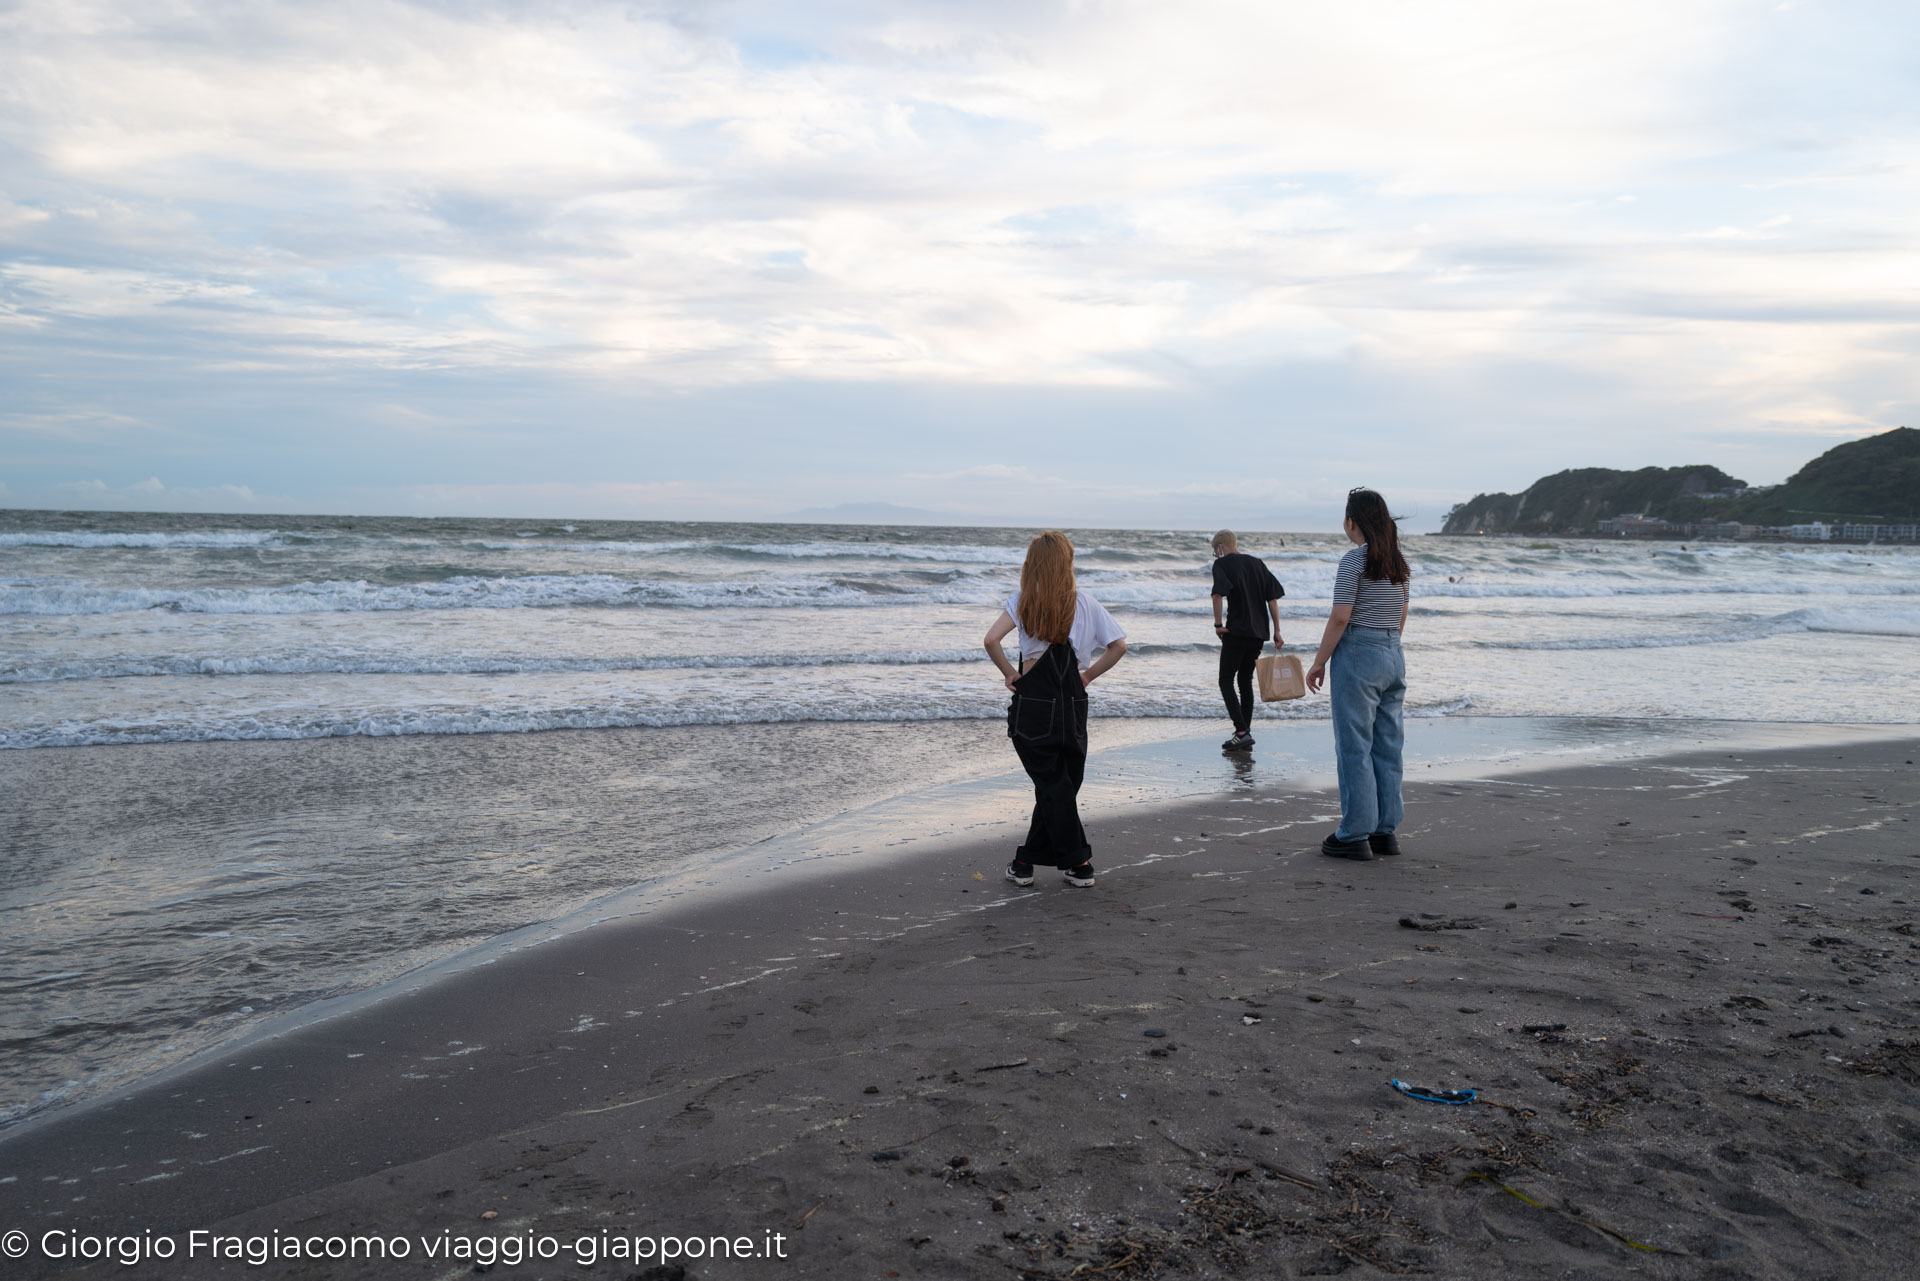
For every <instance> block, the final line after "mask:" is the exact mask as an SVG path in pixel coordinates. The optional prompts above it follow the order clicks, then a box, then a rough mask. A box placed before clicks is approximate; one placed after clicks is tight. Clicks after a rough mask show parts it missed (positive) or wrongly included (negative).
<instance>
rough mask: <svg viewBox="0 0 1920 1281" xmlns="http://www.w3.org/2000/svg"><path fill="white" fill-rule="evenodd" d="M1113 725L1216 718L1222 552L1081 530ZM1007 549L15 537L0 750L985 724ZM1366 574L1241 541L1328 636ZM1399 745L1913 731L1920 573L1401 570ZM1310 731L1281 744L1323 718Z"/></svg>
mask: <svg viewBox="0 0 1920 1281" xmlns="http://www.w3.org/2000/svg"><path fill="white" fill-rule="evenodd" d="M1075 543H1076V546H1077V549H1078V551H1077V558H1076V566H1077V570H1078V573H1079V580H1080V583H1081V585H1082V586H1083V587H1085V588H1086V589H1087V590H1089V591H1091V592H1092V593H1093V594H1094V595H1095V596H1097V597H1098V598H1099V599H1100V600H1101V601H1102V602H1103V603H1104V604H1106V605H1107V607H1108V608H1109V609H1111V610H1112V611H1113V612H1114V614H1115V616H1116V617H1117V618H1118V619H1119V620H1120V623H1121V625H1122V626H1123V627H1124V628H1126V631H1127V634H1128V641H1129V646H1130V653H1129V656H1128V659H1127V662H1126V664H1125V665H1124V666H1123V667H1122V668H1120V669H1119V670H1117V671H1116V672H1115V673H1114V675H1113V676H1112V677H1110V678H1109V679H1108V680H1107V681H1106V683H1105V684H1104V685H1103V686H1102V687H1100V689H1099V691H1098V693H1099V697H1098V698H1097V699H1096V700H1095V706H1094V714H1095V715H1097V716H1103V717H1180V718H1205V719H1220V718H1221V715H1222V713H1221V709H1220V706H1219V700H1218V697H1217V694H1216V692H1215V689H1214V680H1213V666H1212V655H1213V654H1214V653H1215V651H1216V646H1215V643H1214V640H1213V633H1212V629H1211V626H1210V623H1211V606H1210V604H1209V602H1208V599H1207V596H1208V584H1209V578H1208V568H1207V566H1208V549H1207V542H1206V537H1205V536H1204V535H1200V534H1195V533H1192V532H1169V531H1156V530H1091V531H1078V532H1076V533H1075ZM1024 544H1025V534H1024V533H1023V532H1021V531H1014V530H1004V529H950V528H921V527H874V526H797V525H785V526H779V525H713V524H703V525H690V524H670V523H629V522H590V521H574V522H559V523H556V522H550V521H512V520H418V519H333V518H287V517H246V518H225V517H222V518H211V517H205V516H178V515H151V516H134V515H123V514H120V515H104V514H100V515H57V514H53V513H38V512H12V513H0V684H4V685H5V686H6V693H7V697H6V698H5V699H4V700H0V748H19V747H62V746H75V745H81V744H108V743H162V742H182V741H198V740H209V739H269V738H316V737H328V736H335V735H389V734H461V733H485V732H498V731H518V730H542V729H558V728H588V727H606V726H647V725H651V726H659V725H703V724H704V725H728V724H741V723H748V722H774V721H898V720H953V719H991V718H993V717H996V716H999V715H1001V714H1002V712H1003V710H1004V709H1003V704H1004V696H1003V692H1002V690H1001V689H1000V687H999V683H998V681H997V680H996V679H995V678H994V675H993V672H992V669H991V668H990V667H988V666H987V665H986V662H985V657H984V654H983V653H982V651H981V647H980V637H981V634H982V633H983V632H984V631H985V630H986V626H987V624H988V623H990V622H991V621H992V619H993V617H994V615H995V614H996V612H997V611H998V607H999V603H1000V601H1001V600H1002V599H1004V597H1005V596H1006V594H1007V593H1008V592H1009V591H1011V590H1012V589H1013V588H1014V587H1015V586H1016V585H1017V582H1018V577H1019V566H1020V560H1021V556H1022V553H1023V548H1024ZM1347 547H1348V544H1347V543H1346V541H1345V540H1344V539H1343V538H1342V537H1340V536H1338V535H1333V536H1328V535H1324V534H1318V535H1317V534H1292V535H1261V534H1250V535H1249V536H1248V538H1247V547H1246V550H1248V551H1250V552H1252V553H1254V554H1256V555H1259V556H1262V557H1264V558H1265V559H1266V561H1267V563H1268V564H1269V566H1270V567H1271V568H1272V569H1273V570H1274V572H1275V573H1276V574H1277V575H1278V576H1279V578H1280V580H1281V581H1282V583H1283V584H1284V585H1285V587H1286V592H1287V595H1286V598H1285V600H1283V601H1282V602H1281V617H1282V624H1283V628H1284V631H1285V636H1286V640H1287V642H1288V644H1289V646H1290V647H1291V648H1293V649H1295V650H1298V651H1299V652H1301V653H1303V654H1306V653H1310V652H1311V651H1312V648H1313V645H1314V643H1315V642H1317V640H1318V639H1319V631H1320V626H1321V624H1322V622H1323V621H1324V618H1325V615H1326V609H1327V606H1328V595H1329V592H1330V590H1331V587H1332V582H1333V573H1334V567H1335V565H1336V563H1337V561H1338V560H1339V558H1340V555H1341V554H1342V553H1343V552H1344V551H1346V550H1347ZM1407 550H1408V553H1409V559H1410V561H1411V564H1412V566H1413V570H1414V579H1413V585H1412V597H1413V601H1412V609H1411V617H1410V619H1409V622H1408V627H1407V634H1406V645H1407V662H1408V671H1409V697H1408V708H1409V711H1410V713H1411V714H1412V715H1415V716H1442V715H1449V714H1456V713H1465V712H1473V713H1478V714H1482V715H1502V716H1507V715H1521V716H1524V715H1587V716H1676V717H1693V718H1733V719H1745V720H1770V721H1783V720H1842V721H1876V722H1884V721H1899V722H1906V721H1914V720H1920V678H1916V676H1915V674H1914V665H1913V664H1911V663H1907V662H1902V661H1900V656H1901V655H1902V654H1903V653H1904V652H1906V650H1907V649H1908V647H1909V646H1910V644H1911V641H1912V638H1913V637H1914V636H1915V635H1920V552H1917V551H1916V549H1914V548H1897V547H1837V546H1833V547H1820V546H1811V545H1768V544H1734V543H1707V544H1697V545H1688V546H1686V547H1684V548H1683V547H1681V546H1680V545H1678V544H1673V543H1645V542H1639V541H1634V542H1619V541H1615V542H1599V541H1582V540H1564V541H1561V540H1556V541H1550V542H1548V541H1520V540H1512V541H1509V540H1490V539H1471V540H1469V539H1457V538H1454V539H1444V538H1439V537H1420V538H1411V539H1408V540H1407ZM1325 710H1326V704H1325V702H1324V701H1323V700H1305V701H1302V702H1299V703H1288V704H1279V705H1275V706H1273V707H1269V708H1266V709H1264V714H1265V715H1268V716H1307V717H1315V716H1324V715H1325Z"/></svg>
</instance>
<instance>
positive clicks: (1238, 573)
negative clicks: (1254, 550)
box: [1213, 552, 1287, 640]
mask: <svg viewBox="0 0 1920 1281" xmlns="http://www.w3.org/2000/svg"><path fill="white" fill-rule="evenodd" d="M1213 594H1214V595H1215V596H1224V597H1226V598H1227V635H1229V636H1251V637H1253V638H1254V639H1255V640H1266V639H1267V638H1268V634H1269V628H1268V625H1267V602H1268V601H1270V600H1279V599H1280V598H1281V597H1282V596H1285V595H1286V594H1287V589H1286V588H1284V587H1282V586H1281V585H1280V580H1279V579H1277V578H1275V577H1274V576H1273V573H1272V572H1271V571H1270V570H1268V568H1267V563H1266V562H1265V561H1263V560H1261V559H1260V558H1259V557H1258V556H1249V555H1247V554H1246V553H1245V552H1228V553H1227V554H1226V555H1225V556H1221V557H1218V558H1216V559H1215V560H1214V562H1213Z"/></svg>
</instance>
